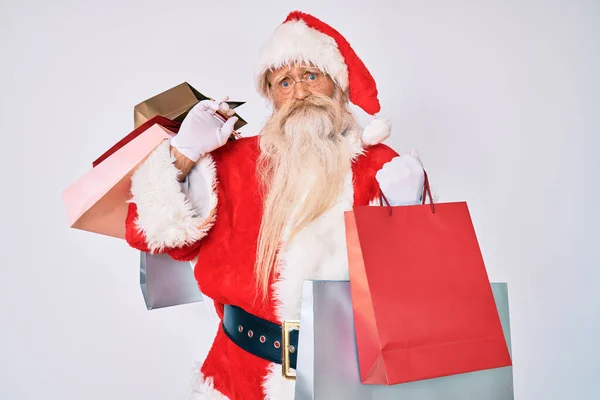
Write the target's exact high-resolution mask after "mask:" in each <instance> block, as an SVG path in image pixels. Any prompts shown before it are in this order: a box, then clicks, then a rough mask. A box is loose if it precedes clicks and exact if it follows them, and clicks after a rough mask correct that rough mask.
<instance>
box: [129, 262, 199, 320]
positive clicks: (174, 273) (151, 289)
mask: <svg viewBox="0 0 600 400" xmlns="http://www.w3.org/2000/svg"><path fill="white" fill-rule="evenodd" d="M140 286H141V289H142V294H143V296H144V300H145V302H146V308H147V309H148V310H152V309H156V308H163V307H171V306H176V305H180V304H188V303H194V302H198V301H202V300H203V296H202V293H201V292H200V290H199V289H198V285H197V283H196V279H195V278H194V273H193V271H192V265H191V263H189V262H182V261H176V260H173V259H172V258H171V257H169V255H167V254H150V253H146V252H140Z"/></svg>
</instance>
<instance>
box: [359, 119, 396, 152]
mask: <svg viewBox="0 0 600 400" xmlns="http://www.w3.org/2000/svg"><path fill="white" fill-rule="evenodd" d="M391 133H392V121H391V120H389V119H388V118H375V119H374V120H372V121H371V122H369V124H368V125H367V126H365V128H364V129H363V132H362V142H363V145H364V146H373V145H375V144H378V143H381V142H383V141H384V140H386V139H387V138H388V137H390V135H391Z"/></svg>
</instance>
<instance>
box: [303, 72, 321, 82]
mask: <svg viewBox="0 0 600 400" xmlns="http://www.w3.org/2000/svg"><path fill="white" fill-rule="evenodd" d="M317 79H319V74H318V73H317V72H315V71H307V72H306V73H305V74H304V80H305V81H312V82H314V81H316V80H317Z"/></svg>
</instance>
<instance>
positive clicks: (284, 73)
mask: <svg viewBox="0 0 600 400" xmlns="http://www.w3.org/2000/svg"><path fill="white" fill-rule="evenodd" d="M302 70H303V71H304V72H313V73H314V72H318V73H322V71H321V70H320V69H319V68H317V67H312V66H306V67H303V68H302ZM291 71H292V68H291V67H287V68H286V69H285V70H283V71H281V72H279V73H278V74H273V73H272V74H271V77H272V78H273V80H274V81H276V80H278V79H279V78H281V77H284V76H288V75H289V74H290V72H291Z"/></svg>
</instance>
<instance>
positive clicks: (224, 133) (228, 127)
mask: <svg viewBox="0 0 600 400" xmlns="http://www.w3.org/2000/svg"><path fill="white" fill-rule="evenodd" d="M237 121H238V117H231V118H229V119H228V120H227V121H225V123H224V124H223V126H222V127H220V128H217V136H218V137H219V144H220V145H221V146H223V145H224V144H225V143H226V142H227V139H228V138H229V136H231V132H233V127H234V126H235V123H236V122H237Z"/></svg>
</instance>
